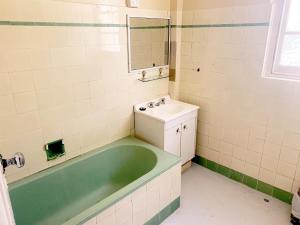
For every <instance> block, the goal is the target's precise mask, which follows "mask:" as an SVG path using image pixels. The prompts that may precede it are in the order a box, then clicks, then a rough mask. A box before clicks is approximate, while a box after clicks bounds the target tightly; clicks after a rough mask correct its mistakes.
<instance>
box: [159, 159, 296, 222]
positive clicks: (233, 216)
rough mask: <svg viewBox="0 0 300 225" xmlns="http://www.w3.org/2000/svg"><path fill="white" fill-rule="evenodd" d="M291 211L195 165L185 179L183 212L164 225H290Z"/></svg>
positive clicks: (277, 202)
mask: <svg viewBox="0 0 300 225" xmlns="http://www.w3.org/2000/svg"><path fill="white" fill-rule="evenodd" d="M264 198H266V199H269V200H270V201H269V202H268V203H267V202H265V201H264ZM290 209H291V206H290V205H288V204H285V203H283V202H281V201H279V200H277V199H275V198H272V197H270V196H268V195H265V194H263V193H260V192H258V191H255V190H253V189H251V188H248V187H247V186H245V185H242V184H239V183H237V182H235V181H233V180H230V179H228V178H226V177H224V176H222V175H219V174H217V173H214V172H212V171H210V170H208V169H206V168H203V167H201V166H198V165H196V164H193V166H192V168H190V169H189V170H187V171H186V172H185V173H184V174H183V177H182V195H181V208H180V209H178V210H177V211H176V212H175V213H174V214H172V215H171V216H170V217H169V218H167V219H166V220H165V221H164V222H163V223H162V225H289V224H290V222H289V218H290Z"/></svg>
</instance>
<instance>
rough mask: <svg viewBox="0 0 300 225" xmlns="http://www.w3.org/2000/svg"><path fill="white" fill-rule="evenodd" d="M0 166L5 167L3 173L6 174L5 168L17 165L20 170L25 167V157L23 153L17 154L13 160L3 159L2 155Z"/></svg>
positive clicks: (0, 156)
mask: <svg viewBox="0 0 300 225" xmlns="http://www.w3.org/2000/svg"><path fill="white" fill-rule="evenodd" d="M0 165H1V166H2V167H3V172H5V168H6V167H8V166H11V165H16V166H17V167H18V168H21V167H23V166H24V165H25V157H24V155H23V153H21V152H17V153H16V154H15V155H14V157H13V158H11V159H3V157H2V155H1V154H0Z"/></svg>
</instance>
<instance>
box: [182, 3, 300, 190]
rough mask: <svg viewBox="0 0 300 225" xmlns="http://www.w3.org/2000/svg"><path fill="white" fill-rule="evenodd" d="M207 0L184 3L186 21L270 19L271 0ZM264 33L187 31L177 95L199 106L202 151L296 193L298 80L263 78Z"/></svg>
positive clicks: (299, 171)
mask: <svg viewBox="0 0 300 225" xmlns="http://www.w3.org/2000/svg"><path fill="white" fill-rule="evenodd" d="M208 2H211V1H184V8H185V9H193V10H184V11H183V21H184V22H183V24H194V25H195V24H224V23H229V24H231V23H264V22H268V21H269V15H270V8H271V6H270V4H269V3H268V4H258V5H256V4H254V5H249V6H237V5H238V4H237V2H244V1H235V3H236V4H235V5H234V7H224V6H226V5H227V2H226V1H218V3H219V4H216V2H217V1H213V2H211V4H213V5H212V6H214V7H217V8H212V9H203V8H207V7H208ZM221 2H222V4H221ZM231 2H233V1H231ZM259 2H261V1H259ZM200 3H201V4H200ZM223 3H226V5H224V4H223ZM251 3H252V2H251ZM253 3H257V1H253ZM199 4H200V5H199ZM209 7H210V6H209ZM222 7H224V8H222ZM267 32H268V27H267V26H256V27H255V26H254V27H246V26H244V27H214V28H213V27H207V28H203V27H202V28H185V29H182V46H181V48H182V54H181V67H182V69H181V79H180V99H181V100H184V101H187V102H190V103H193V104H197V105H199V106H200V113H199V127H198V145H197V154H198V155H201V156H204V157H206V158H208V159H209V160H212V161H215V162H218V163H220V164H222V165H225V166H227V167H230V168H233V169H235V170H237V171H240V172H242V173H244V174H247V175H249V176H251V177H254V178H257V179H259V180H262V181H264V182H266V183H268V184H271V185H274V186H276V187H279V188H281V189H284V190H286V191H289V192H291V191H295V190H297V189H298V187H299V185H300V159H299V154H300V119H299V114H300V107H299V106H300V104H299V103H300V84H299V83H297V82H296V83H295V82H291V81H282V80H272V79H265V78H263V77H262V75H261V70H262V64H263V58H264V50H265V46H266V39H267ZM197 68H200V69H201V71H200V72H197Z"/></svg>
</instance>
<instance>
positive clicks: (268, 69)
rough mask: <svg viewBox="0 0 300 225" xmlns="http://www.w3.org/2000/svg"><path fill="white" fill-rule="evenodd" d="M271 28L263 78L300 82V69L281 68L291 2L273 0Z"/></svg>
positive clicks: (289, 0)
mask: <svg viewBox="0 0 300 225" xmlns="http://www.w3.org/2000/svg"><path fill="white" fill-rule="evenodd" d="M271 4H272V13H271V19H270V27H269V32H268V39H267V44H266V52H265V57H264V64H263V77H265V78H273V79H284V80H295V81H300V68H299V67H291V66H280V65H279V60H280V53H281V50H282V45H283V39H284V37H285V35H286V34H287V33H288V32H286V26H287V19H288V12H289V6H290V4H291V0H273V1H271ZM299 34H300V33H299Z"/></svg>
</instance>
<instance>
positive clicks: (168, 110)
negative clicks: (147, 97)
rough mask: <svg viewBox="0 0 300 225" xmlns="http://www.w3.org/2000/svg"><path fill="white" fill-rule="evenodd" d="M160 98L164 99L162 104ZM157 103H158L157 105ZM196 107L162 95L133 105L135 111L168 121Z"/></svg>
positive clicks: (196, 107) (196, 108)
mask: <svg viewBox="0 0 300 225" xmlns="http://www.w3.org/2000/svg"><path fill="white" fill-rule="evenodd" d="M161 99H165V103H164V104H163V103H161ZM150 102H153V105H154V107H153V108H151V107H149V104H150ZM157 103H160V104H159V105H157ZM198 109H199V107H198V106H195V105H191V104H187V103H184V102H180V101H176V100H172V99H171V98H170V96H164V97H161V98H157V99H154V100H152V101H149V102H144V103H141V104H138V105H135V106H134V111H135V113H138V114H143V115H145V116H149V117H152V118H154V119H158V120H160V121H163V122H168V121H170V120H173V119H176V118H178V117H180V116H183V115H185V114H187V113H189V112H192V111H195V110H198Z"/></svg>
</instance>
